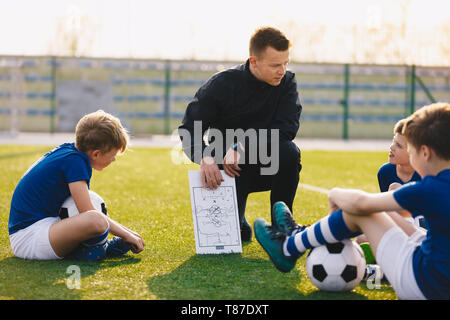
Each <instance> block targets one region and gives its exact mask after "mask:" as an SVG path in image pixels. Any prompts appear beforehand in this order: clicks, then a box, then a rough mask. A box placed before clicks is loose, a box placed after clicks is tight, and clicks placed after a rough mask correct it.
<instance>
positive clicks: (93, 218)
mask: <svg viewBox="0 0 450 320" xmlns="http://www.w3.org/2000/svg"><path fill="white" fill-rule="evenodd" d="M128 140H129V137H128V133H127V131H126V129H124V128H123V127H122V124H121V123H120V120H119V119H118V118H116V117H114V116H112V115H110V114H108V113H106V112H104V111H102V110H99V111H97V112H93V113H90V114H88V115H85V116H84V117H83V118H81V120H80V121H79V122H78V124H77V126H76V131H75V143H64V144H62V145H60V146H58V147H56V148H55V149H53V150H52V151H50V152H48V153H46V154H45V155H44V156H42V157H41V158H40V159H39V160H38V161H36V162H35V163H34V164H33V165H32V166H31V167H30V168H29V169H28V171H27V172H25V174H24V175H23V176H22V178H21V179H20V181H19V183H18V184H17V186H16V188H15V190H14V194H13V196H12V200H11V209H10V215H9V224H8V229H9V235H10V243H11V248H12V251H13V253H14V255H15V256H17V257H19V258H23V259H32V260H52V259H62V258H64V257H66V258H74V259H81V260H88V261H89V260H99V259H102V258H104V257H106V256H117V255H120V254H124V253H126V252H127V251H128V250H130V249H131V251H132V252H134V253H139V252H141V251H142V250H143V249H144V246H145V244H144V241H143V239H142V238H141V236H140V235H139V234H137V233H136V232H134V231H131V230H129V229H127V228H125V227H124V226H122V225H121V224H119V223H118V222H116V221H114V220H112V219H111V218H110V217H109V216H106V215H104V214H103V213H102V212H100V211H98V210H96V209H95V208H94V206H93V205H92V202H91V199H90V195H89V191H88V190H89V184H90V180H91V176H92V168H94V169H95V170H99V171H101V170H103V169H104V168H106V167H107V166H108V165H109V164H111V162H113V161H115V157H116V155H117V154H118V153H123V152H124V151H125V150H126V149H127V145H128ZM69 196H72V197H73V199H74V202H75V204H76V206H77V208H78V211H79V212H81V213H80V214H78V215H76V216H73V217H70V218H66V219H63V220H61V218H60V217H58V213H59V209H60V207H61V205H62V204H63V202H64V200H65V199H66V198H68V197H69ZM108 233H111V234H113V235H116V236H118V237H115V238H113V239H112V240H110V241H107V237H108Z"/></svg>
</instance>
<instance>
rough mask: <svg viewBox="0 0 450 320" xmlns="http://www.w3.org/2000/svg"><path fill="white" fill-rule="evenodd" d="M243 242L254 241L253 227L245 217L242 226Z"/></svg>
mask: <svg viewBox="0 0 450 320" xmlns="http://www.w3.org/2000/svg"><path fill="white" fill-rule="evenodd" d="M241 240H242V242H248V241H252V227H251V226H250V224H249V223H248V222H247V219H245V217H244V221H243V222H242V224H241Z"/></svg>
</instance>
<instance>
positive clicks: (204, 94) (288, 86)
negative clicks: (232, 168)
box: [179, 60, 302, 163]
mask: <svg viewBox="0 0 450 320" xmlns="http://www.w3.org/2000/svg"><path fill="white" fill-rule="evenodd" d="M301 111H302V106H301V104H300V100H299V97H298V92H297V81H296V79H295V74H294V73H292V72H290V71H287V72H286V74H285V76H284V77H283V79H282V80H281V83H280V84H279V85H278V86H271V85H269V84H267V83H265V82H263V81H260V80H258V79H256V78H255V77H254V76H253V74H252V73H251V72H250V69H249V61H248V60H247V62H246V63H245V64H241V65H239V66H237V67H235V68H232V69H228V70H225V71H222V72H219V73H217V74H215V75H214V76H212V77H211V78H210V79H209V80H208V81H207V82H206V83H205V84H204V85H203V86H201V87H200V89H199V90H198V91H197V93H196V94H195V96H194V98H193V100H192V101H191V102H190V103H189V104H188V106H187V108H186V112H185V115H184V118H183V120H182V123H181V125H180V126H179V129H185V130H188V131H189V133H190V139H187V138H186V137H185V136H183V135H181V134H180V137H181V140H182V146H183V150H184V151H185V152H186V154H187V155H188V156H189V157H190V158H191V160H192V161H194V162H197V163H199V161H200V159H201V158H202V156H201V155H202V154H203V150H204V149H205V147H206V145H205V143H204V141H203V139H201V137H203V135H204V133H205V131H206V130H208V129H209V128H215V129H218V130H220V131H221V132H222V134H223V139H224V140H225V136H226V135H225V130H226V129H243V130H244V131H246V130H247V129H250V128H253V129H256V130H258V129H279V137H280V142H281V141H283V140H289V141H291V140H293V139H294V138H295V136H296V134H297V131H298V129H299V125H300V123H299V119H300V114H301ZM194 121H201V124H202V125H201V128H202V129H201V136H200V135H198V136H197V138H198V139H197V140H201V141H194ZM199 137H200V138H199ZM268 141H269V142H270V138H269V139H268ZM224 143H225V141H224ZM229 147H230V145H226V146H224V150H223V152H224V154H223V155H225V153H226V151H227V149H228V148H229ZM195 155H197V156H195Z"/></svg>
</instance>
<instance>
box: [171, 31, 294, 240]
mask: <svg viewBox="0 0 450 320" xmlns="http://www.w3.org/2000/svg"><path fill="white" fill-rule="evenodd" d="M290 47H291V43H290V41H289V40H288V39H287V38H286V37H285V35H284V34H283V33H282V32H281V31H279V30H277V29H275V28H272V27H263V28H259V29H257V30H256V31H255V32H254V34H253V35H252V37H251V39H250V57H249V59H248V60H247V61H246V63H245V64H242V65H239V66H237V67H235V68H232V69H228V70H225V71H222V72H219V73H217V74H215V75H213V76H212V77H211V78H210V79H209V80H208V81H207V82H206V83H205V84H204V85H203V86H202V87H200V89H199V90H198V91H197V92H196V94H195V96H194V98H193V100H192V101H191V102H190V103H189V104H188V106H187V109H186V112H185V115H184V118H183V120H182V123H181V125H180V126H179V132H180V131H181V130H183V131H184V132H186V131H187V132H189V133H190V135H188V137H189V138H186V135H181V134H180V138H181V140H182V145H183V150H184V151H185V153H186V154H187V155H188V157H189V158H190V159H191V160H192V161H194V162H196V163H198V164H200V171H201V176H202V183H203V186H204V187H205V188H206V187H209V188H210V189H216V188H217V187H218V186H219V185H220V183H221V182H222V181H223V178H222V175H221V172H220V169H223V170H224V171H225V173H226V174H228V175H229V176H231V177H235V181H236V191H237V202H238V209H239V218H240V224H241V225H240V227H241V238H242V241H251V237H252V229H251V226H250V225H249V223H248V222H247V220H246V218H245V207H246V203H247V197H248V195H249V193H252V192H260V191H268V190H270V191H271V193H270V202H271V206H270V207H271V208H272V207H273V204H274V203H275V202H277V201H284V202H285V203H286V204H287V206H288V207H289V209H290V210H291V212H292V203H293V201H294V198H295V194H296V191H297V186H298V182H299V174H300V170H301V167H302V166H301V163H300V150H299V148H298V147H297V146H296V145H295V143H294V142H293V141H292V140H293V139H294V138H295V136H296V134H297V131H298V129H299V118H300V114H301V111H302V106H301V104H300V101H299V98H298V92H297V82H296V79H295V74H294V73H292V72H290V71H287V70H286V67H287V64H288V62H289V48H290ZM198 124H200V125H201V134H198V133H197V134H195V132H194V131H195V130H194V129H195V128H196V127H197V128H198ZM208 129H210V132H211V129H212V130H215V132H221V133H222V135H223V137H225V136H226V132H229V131H230V129H233V130H237V129H241V130H240V131H242V130H244V131H245V132H246V133H247V134H246V135H245V137H244V139H239V138H237V136H236V137H235V138H234V140H233V141H231V142H230V141H228V140H227V139H225V138H224V147H223V149H222V150H223V151H222V153H221V154H214V153H213V154H210V153H208V154H206V153H205V149H206V148H207V147H208V146H207V145H206V144H205V142H204V141H203V135H204V133H205V132H206V130H208ZM249 129H253V130H249ZM261 129H266V130H261ZM252 133H253V135H254V137H253V136H252ZM266 133H267V135H266V136H262V135H263V134H266ZM215 138H217V137H215ZM274 138H276V139H274ZM225 140H227V141H225ZM208 141H209V143H212V142H213V140H212V139H211V134H210V136H209V138H208ZM261 149H267V150H269V151H268V153H267V154H270V155H271V156H272V157H271V158H272V159H275V160H276V161H279V163H277V164H276V165H277V170H276V172H274V173H272V174H269V175H267V174H263V171H262V170H261V169H262V168H264V167H267V165H268V164H267V161H261V158H260V156H261V154H264V153H262V152H261ZM255 152H256V154H255ZM255 156H256V159H257V160H256V162H255V161H251V159H255ZM272 165H273V164H272Z"/></svg>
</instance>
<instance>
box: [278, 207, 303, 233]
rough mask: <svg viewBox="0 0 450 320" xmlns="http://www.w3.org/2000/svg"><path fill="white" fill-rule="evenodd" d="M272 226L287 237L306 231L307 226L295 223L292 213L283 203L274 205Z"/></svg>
mask: <svg viewBox="0 0 450 320" xmlns="http://www.w3.org/2000/svg"><path fill="white" fill-rule="evenodd" d="M272 226H273V228H274V229H275V230H276V231H279V232H282V233H284V234H285V235H287V236H291V235H293V233H294V232H295V233H297V232H300V231H303V230H305V229H306V226H302V225H300V224H298V223H297V222H295V221H294V218H293V217H292V213H291V211H290V210H289V208H288V207H287V205H286V204H285V203H284V202H282V201H278V202H276V203H275V204H274V205H273V210H272Z"/></svg>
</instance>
